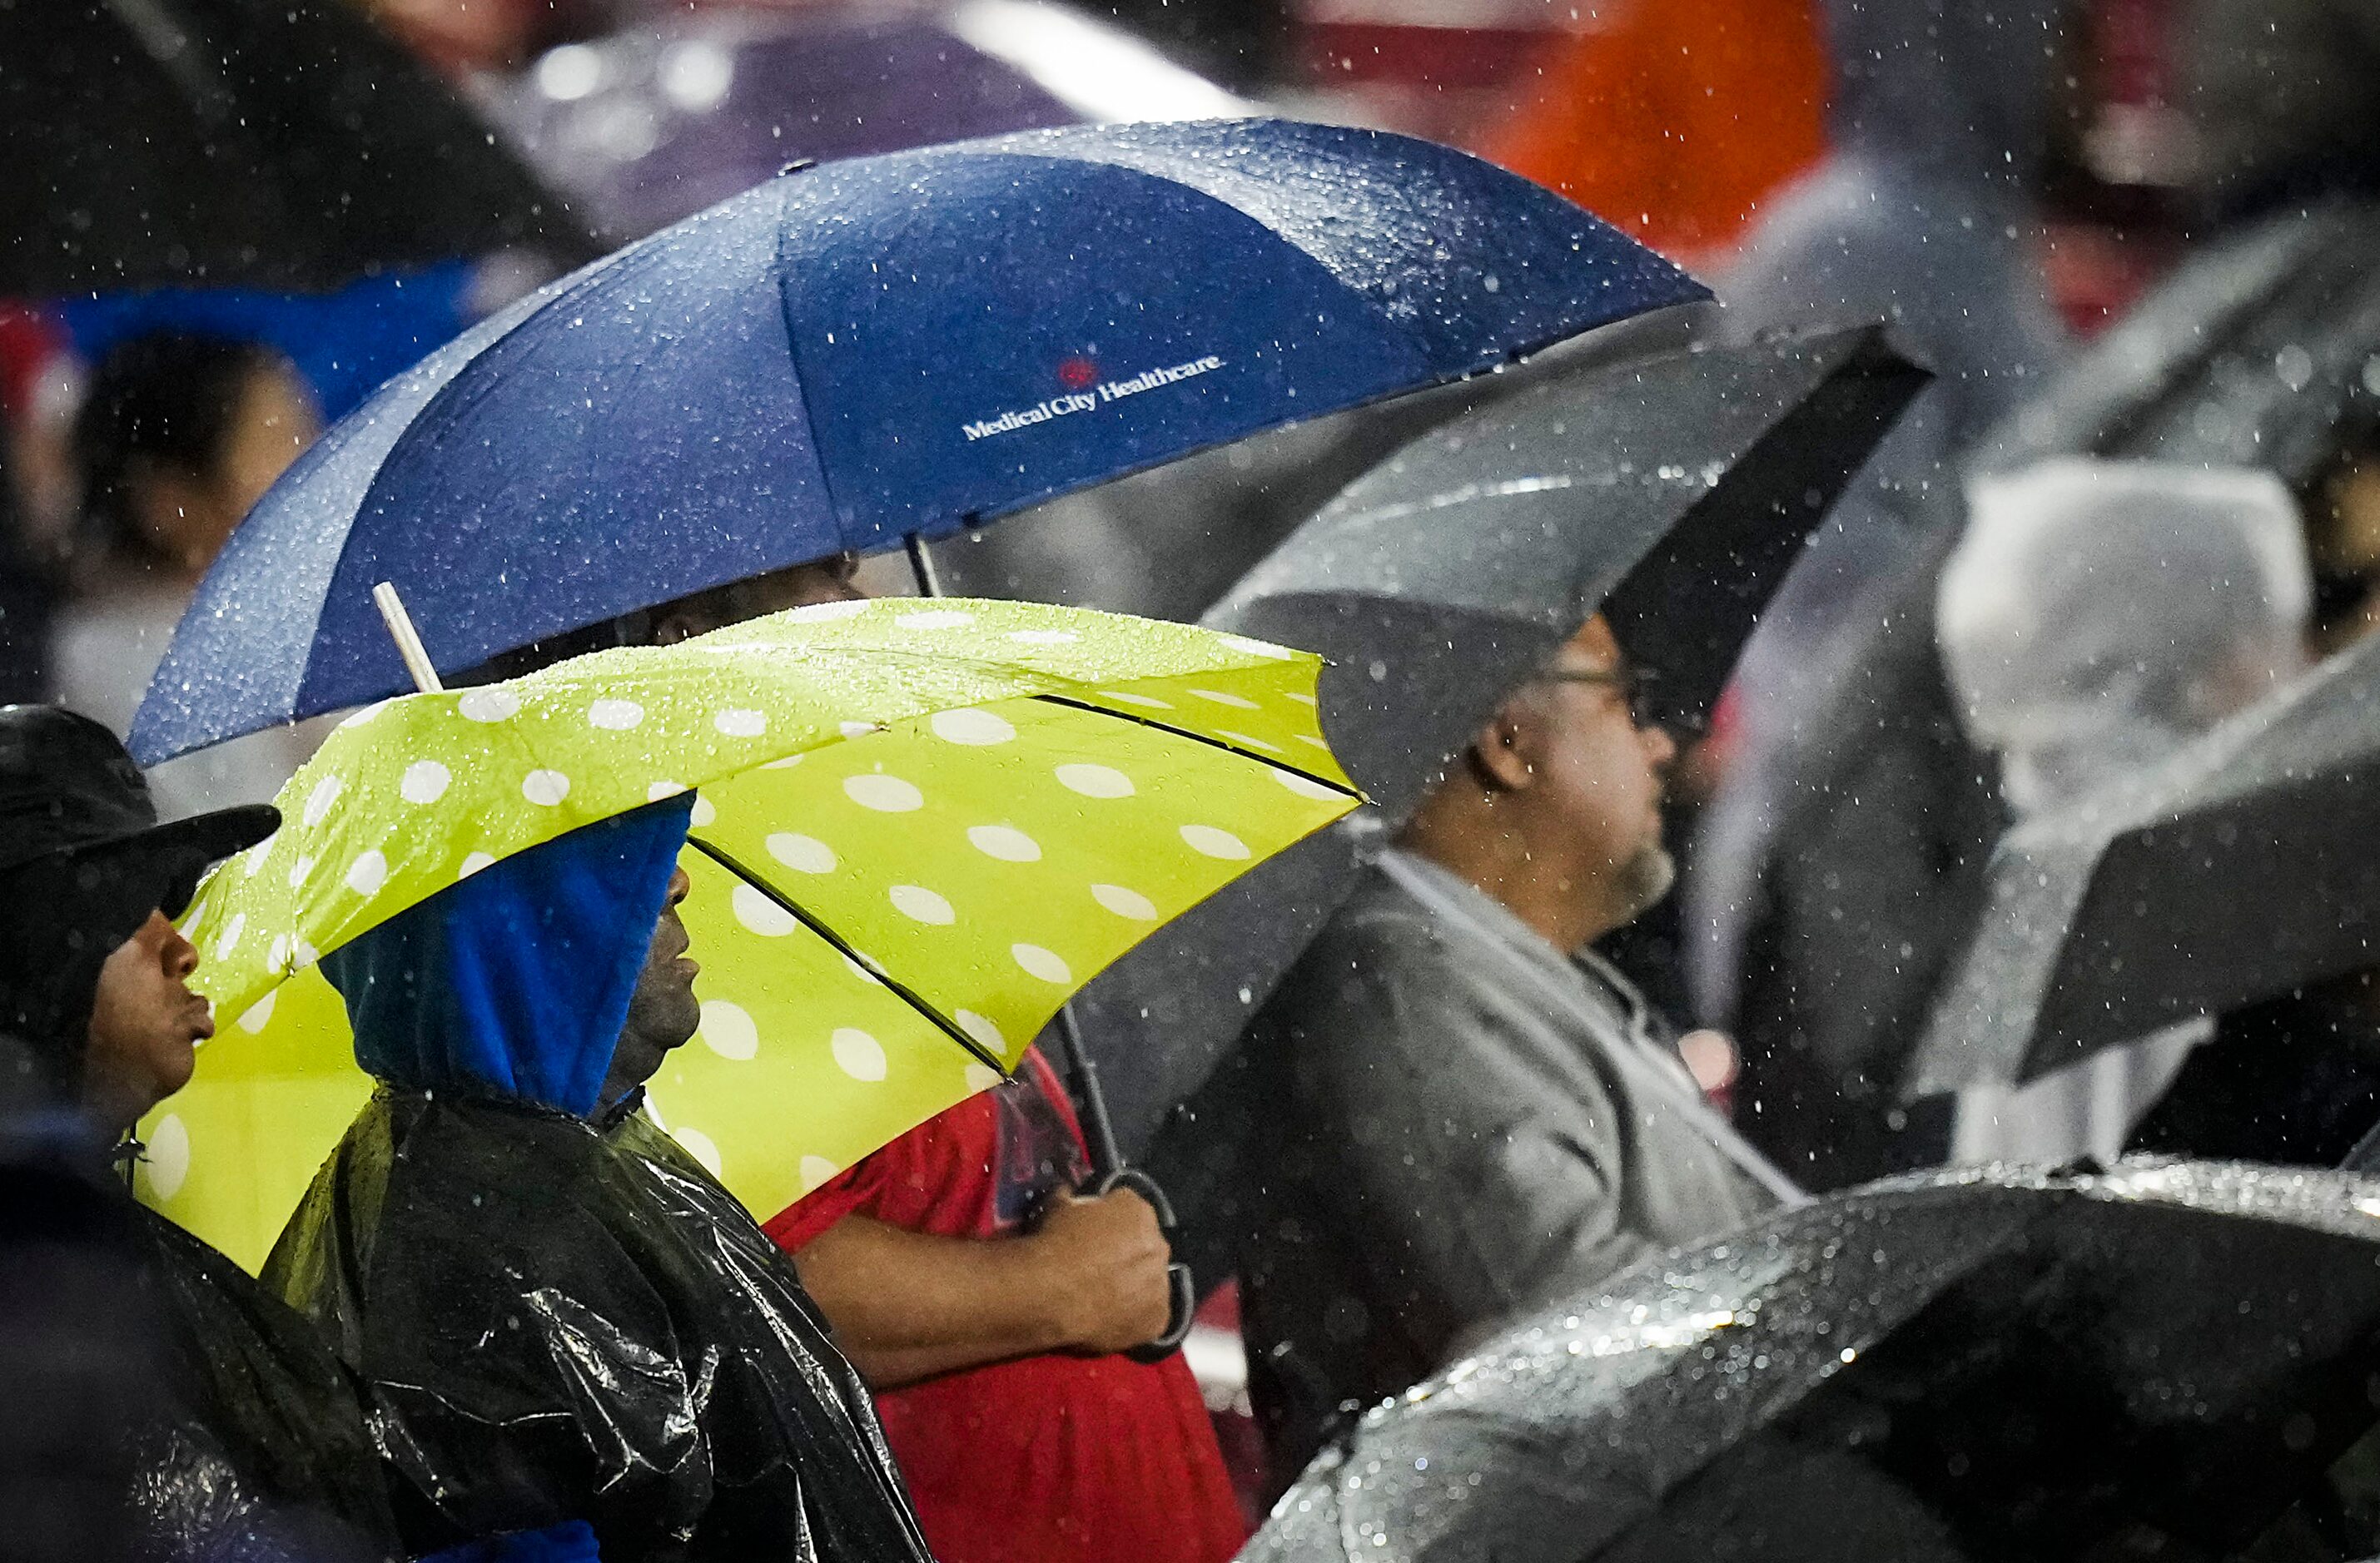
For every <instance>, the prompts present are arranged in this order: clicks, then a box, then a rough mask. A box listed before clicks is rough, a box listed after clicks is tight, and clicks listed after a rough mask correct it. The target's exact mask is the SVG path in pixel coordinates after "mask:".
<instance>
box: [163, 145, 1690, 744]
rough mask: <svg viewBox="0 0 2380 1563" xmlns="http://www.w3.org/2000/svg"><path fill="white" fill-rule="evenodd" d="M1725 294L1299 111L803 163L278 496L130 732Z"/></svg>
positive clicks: (1472, 176) (294, 695)
mask: <svg viewBox="0 0 2380 1563" xmlns="http://www.w3.org/2000/svg"><path fill="white" fill-rule="evenodd" d="M1702 297H1706V291H1705V290H1704V289H1703V288H1702V286H1701V285H1699V284H1697V283H1695V282H1694V281H1693V279H1691V278H1689V277H1687V276H1686V275H1685V274H1684V273H1682V272H1680V271H1678V270H1677V269H1676V268H1675V267H1673V266H1671V265H1670V264H1669V263H1668V262H1667V261H1662V260H1661V259H1660V258H1659V257H1658V256H1656V255H1654V254H1653V253H1652V252H1651V251H1649V250H1646V249H1645V248H1642V247H1641V246H1639V245H1636V244H1635V243H1633V241H1631V240H1629V239H1627V238H1625V237H1624V236H1621V235H1620V234H1619V233H1618V232H1617V231H1615V230H1613V229H1611V228H1609V226H1607V225H1605V224H1603V223H1601V222H1600V221H1598V220H1597V219H1596V218H1595V217H1593V216H1591V215H1590V214H1588V213H1587V212H1584V211H1582V210H1581V209H1579V208H1578V207H1575V206H1573V205H1572V204H1570V203H1569V202H1567V201H1565V200H1561V199H1560V197H1558V196H1554V195H1552V194H1550V193H1548V192H1547V191H1545V190H1543V189H1541V188H1538V187H1536V186H1534V185H1531V184H1529V183H1528V182H1527V181H1525V180H1523V179H1520V178H1517V177H1515V176H1512V175H1508V174H1505V173H1503V172H1501V171H1500V170H1498V169H1495V168H1492V167H1490V166H1489V165H1488V164H1484V163H1481V162H1479V161H1478V160H1476V159H1475V158H1471V157H1468V156H1465V155H1463V153H1460V152H1455V151H1449V150H1447V149H1445V148H1442V147H1436V146H1432V145H1430V144H1428V143H1427V142H1423V141H1415V140H1411V139H1405V138H1402V137H1397V136H1390V135H1386V134H1382V133H1379V132H1374V131H1364V130H1348V129H1340V128H1334V127H1324V126H1314V125H1300V124H1294V123H1290V122H1285V121H1277V120H1224V121H1202V122H1198V123H1194V124H1172V125H1147V126H1111V127H1079V128H1068V129H1058V130H1050V131H1040V132H1034V133H1030V134H1027V135H1022V136H1014V137H1005V138H1000V139H991V140H985V141H974V142H963V143H960V144H957V145H954V146H949V147H939V148H931V149H928V150H926V151H916V152H905V153H899V154H894V155H891V156H886V157H879V158H863V159H859V160H856V161H854V162H850V163H842V164H826V165H824V166H821V167H818V168H812V169H807V170H802V171H797V172H794V173H789V174H787V175H785V176H783V177H781V178H778V179H776V180H773V181H771V183H769V184H767V185H764V186H762V187H760V188H758V189H755V190H752V191H749V192H747V194H745V195H743V196H739V197H737V198H736V199H735V200H730V201H728V202H726V203H724V204H723V205H721V206H718V207H715V208H713V209H712V210H710V212H704V213H702V214H700V215H698V216H696V217H694V218H691V219H688V220H687V221H686V222H685V223H683V224H678V225H677V226H675V227H673V228H669V229H665V230H663V231H662V233H660V234H657V235H655V236H652V237H651V238H650V239H647V240H645V241H644V242H642V243H641V244H638V245H636V246H634V247H632V248H628V249H626V250H624V251H622V252H620V253H619V254H618V255H615V256H613V257H612V258H610V259H608V260H606V261H601V262H599V263H598V264H596V265H594V266H592V267H590V268H589V269H587V270H586V271H583V272H581V273H577V275H575V276H573V277H570V278H568V279H565V281H563V282H561V283H558V284H556V285H553V287H551V288H549V289H547V290H545V291H544V292H543V293H540V294H539V295H536V296H533V297H531V298H528V299H526V300H523V301H522V302H521V303H519V304H517V305H516V306H514V307H513V308H512V309H508V310H506V311H504V312H501V313H499V314H498V315H496V316H494V317H492V319H491V320H489V321H486V322H484V323H482V324H481V325H480V327H479V328H477V329H475V330H474V331H472V332H470V333H466V334H465V335H464V336H463V337H461V338H459V339H457V340H456V341H455V342H454V343H452V344H450V345H448V346H447V347H446V348H444V349H443V350H442V351H440V352H439V353H437V354H435V355H433V356H432V357H430V358H429V359H427V360H425V361H424V362H423V363H422V364H421V365H419V367H417V368H416V369H415V370H412V371H411V372H410V373H408V374H407V375H406V376H405V377H403V378H402V379H399V380H397V381H395V382H392V383H391V384H390V385H388V386H387V387H385V388H384V389H383V391H382V392H381V393H380V394H378V395H377V396H375V397H374V398H373V399H372V400H371V401H370V402H368V403H366V404H365V405H364V406H362V407H360V408H359V409H358V410H357V411H356V412H355V413H354V414H352V415H350V416H349V417H348V418H346V420H344V421H343V422H342V423H341V424H340V425H339V426H337V427H336V428H334V430H332V431H331V432H330V434H329V435H328V436H326V437H325V438H324V440H323V441H322V443H321V444H319V445H317V446H316V447H315V448H314V449H313V450H312V451H310V453H308V454H307V455H306V456H305V457H304V458H302V459H301V460H300V461H299V462H298V463H297V465H296V466H294V467H293V468H292V469H291V470H290V472H289V473H288V474H287V475H286V476H285V477H284V478H283V479H282V480H281V482H280V483H279V484H278V485H277V486H276V487H275V488H274V489H273V491H272V492H270V493H269V494H267V495H266V496H265V498H264V500H263V501H262V502H261V503H260V504H259V505H258V507H257V509H256V511H255V512H254V513H253V514H252V515H250V516H249V519H248V521H247V523H246V524H245V525H243V526H242V527H240V529H239V531H238V532H237V534H236V535H235V536H234V537H233V538H232V539H231V542H230V544H229V546H228V547H226V548H225V551H224V553H223V556H222V557H221V558H220V559H219V560H217V562H216V563H215V565H214V567H213V568H212V570H211V571H210V572H209V574H208V576H207V578H206V580H205V581H204V582H203V583H202V584H201V586H200V589H199V592H198V595H197V598H196V600H194V601H193V603H192V605H191V607H190V610H189V612H188V614H187V615H186V616H185V617H184V619H183V620H182V624H181V627H180V628H179V630H178V631H177V632H176V636H175V640H174V644H173V646H172V648H170V649H169V650H168V652H167V653H166V656H165V659H164V663H163V665H162V666H161V667H160V668H159V669H158V672H157V675H156V679H155V681H154V682H153V683H152V685H151V687H150V692H149V697H148V698H147V699H146V701H144V703H143V704H142V707H141V709H140V715H139V716H138V718H136V720H135V721H134V723H133V730H132V734H131V739H130V743H131V746H132V749H133V752H134V754H135V755H136V756H138V757H140V758H142V759H143V760H144V761H145V762H147V763H152V764H153V763H155V762H157V761H159V760H162V759H164V758H167V757H171V756H173V755H176V754H179V753H182V752H184V751H186V750H188V749H191V748H195V747H198V746H200V745H205V744H209V743H213V742H216V741H218V740H221V739H224V738H228V737H232V736H236V735H237V734H238V733H244V732H249V731H253V730H255V729H258V728H261V727H264V726H268V725H271V724H273V723H276V722H282V721H289V720H291V719H292V718H296V717H301V716H306V715H310V714H313V713H316V712H320V711H324V710H329V709H335V708H338V707H341V706H345V705H350V704H354V703H357V702H358V701H361V700H365V699H369V698H372V697H377V696H381V695H385V694H389V693H391V692H393V691H395V690H397V689H401V688H404V687H407V679H406V675H405V672H404V670H403V668H402V667H401V666H400V664H399V662H398V660H397V657H396V654H395V651H394V650H393V649H392V648H391V647H390V645H389V642H388V637H387V636H386V635H385V634H384V633H383V630H382V628H381V625H380V624H379V622H378V618H377V615H376V612H375V610H374V609H373V607H372V604H371V601H370V589H371V588H372V586H373V585H374V584H375V583H377V582H379V581H383V580H389V581H394V582H395V584H396V585H397V586H398V587H399V588H401V589H402V590H403V592H404V594H405V599H406V601H407V605H408V606H409V608H410V609H411V611H412V613H413V616H414V619H415V621H416V622H417V623H418V624H419V627H420V631H421V635H422V638H423V640H424V641H425V642H426V643H427V644H428V645H429V647H430V648H431V652H432V654H433V655H434V656H435V657H436V658H437V659H438V662H439V665H440V668H441V670H442V671H450V672H451V671H453V670H455V669H460V668H468V667H470V666H473V665H475V664H477V663H479V662H480V661H482V660H485V659H486V658H488V657H490V656H492V655H493V654H494V653H496V652H498V651H502V650H506V649H509V648H514V647H517V646H522V645H526V644H528V643H529V642H532V641H535V640H538V639H541V638H544V637H547V636H553V635H557V634H560V633H562V632H563V631H565V630H569V629H575V628H578V627H580V626H583V625H587V624H598V623H601V622H603V621H606V620H609V619H611V618H613V617H616V616H617V615H619V614H622V613H625V612H630V611H633V610H636V609H640V608H645V607H650V606H651V605H652V604H654V603H658V602H664V601H668V600H672V599H674V598H677V597H681V596H684V595H686V593H688V592H691V591H696V590H699V589H701V588H706V587H710V586H716V585H719V584H721V583H722V582H726V581H731V580H738V579H742V578H744V577H747V576H753V575H757V574H759V573H761V572H764V571H767V570H771V569H775V568H778V567H780V566H783V565H788V564H795V563H803V562H806V561H809V560H814V559H818V558H821V557H824V556H827V555H830V554H833V553H836V552H839V551H855V550H856V551H872V550H877V549H882V548H889V547H894V546H898V545H899V544H900V543H901V542H902V541H903V540H904V539H906V538H909V537H913V536H914V537H929V538H930V537H934V536H939V535H942V534H946V533H949V532H952V531H954V530H956V529H957V528H959V527H962V526H965V525H968V524H972V523H975V522H978V521H982V520H986V519H990V518H991V517H994V516H998V515H1002V514H1004V513H1006V512H1008V511H1011V510H1014V509H1018V508H1021V507H1023V506H1026V505H1028V504H1031V503H1035V502H1037V501H1039V500H1043V499H1047V498H1049V497H1050V496H1051V495H1053V494H1057V493H1060V492H1063V491H1068V490H1071V489H1076V488H1081V487H1085V486H1087V485H1090V484H1094V483H1098V482H1100V481H1103V480H1105V479H1110V478H1114V477H1118V476H1121V475H1123V474H1124V473H1127V472H1131V471H1135V470H1136V469H1138V468H1141V467H1145V466H1155V465H1157V464H1159V463H1161V462H1165V461H1169V460H1172V459H1173V458H1175V457H1177V456H1181V455H1184V454H1188V453H1189V452H1191V451H1194V450H1196V449H1199V448H1201V447H1203V446H1207V445H1211V444H1218V443H1222V442H1228V441H1232V440H1235V439H1238V438H1240V437H1242V436H1244V435H1246V434H1250V433H1253V432H1255V431H1257V430H1261V429H1267V428H1270V427H1273V426H1275V425H1278V424H1281V423H1286V422H1291V421H1294V420H1297V419H1301V418H1312V417H1317V416H1319V415H1320V414H1323V413H1326V412H1330V411H1332V410H1334V409H1336V408H1341V407H1346V406H1355V405H1357V404H1360V403H1364V402H1368V401H1371V400H1375V399H1377V398H1379V397H1382V396H1386V395H1390V394H1394V393H1397V392H1402V391H1409V390H1413V389H1415V388H1416V387H1419V386H1424V385H1429V384H1434V383H1437V382H1441V381H1447V380H1453V379H1457V378H1460V377H1461V376H1463V375H1466V374H1472V373H1475V372H1478V371H1480V370H1487V369H1490V368H1492V367H1494V366H1496V365H1499V364H1501V363H1503V362H1505V361H1506V360H1507V359H1509V358H1511V357H1515V356H1517V355H1520V354H1523V353H1525V352H1529V351H1533V350H1535V349H1536V348H1540V347H1543V346H1546V345H1548V344H1550V343H1553V342H1557V341H1560V340H1561V339H1563V338H1566V337H1570V336H1573V335H1575V334H1577V333H1581V332H1584V331H1586V330H1588V329H1590V328H1592V327H1595V326H1598V325H1602V324H1604V323H1607V322H1609V321H1616V320H1620V319H1622V318H1625V317H1627V316H1631V315H1635V314H1640V313H1643V312H1645V311H1646V310H1650V309H1659V308H1662V307H1664V306H1668V305H1673V304H1680V303H1685V302H1688V301H1691V300H1694V299H1698V298H1702Z"/></svg>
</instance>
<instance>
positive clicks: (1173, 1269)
mask: <svg viewBox="0 0 2380 1563" xmlns="http://www.w3.org/2000/svg"><path fill="white" fill-rule="evenodd" d="M1118 1189H1130V1190H1131V1191H1132V1192H1133V1193H1136V1194H1138V1195H1139V1196H1140V1197H1141V1198H1143V1199H1145V1200H1147V1201H1148V1206H1149V1208H1150V1209H1152V1210H1154V1211H1156V1212H1157V1225H1158V1227H1159V1228H1160V1230H1162V1231H1163V1232H1164V1233H1165V1239H1166V1242H1167V1243H1168V1244H1169V1245H1170V1244H1171V1243H1172V1241H1173V1234H1174V1220H1173V1202H1172V1200H1169V1199H1167V1198H1166V1197H1165V1191H1164V1190H1163V1189H1161V1188H1159V1187H1158V1186H1157V1180H1156V1179H1154V1178H1152V1177H1150V1176H1149V1175H1148V1174H1147V1173H1146V1172H1143V1171H1142V1170H1141V1169H1139V1168H1137V1167H1119V1168H1117V1169H1115V1170H1114V1171H1112V1172H1111V1173H1109V1174H1108V1175H1107V1176H1106V1177H1104V1178H1101V1179H1100V1180H1099V1181H1097V1182H1096V1183H1093V1184H1092V1185H1091V1197H1092V1198H1094V1199H1098V1198H1099V1197H1101V1196H1103V1195H1106V1194H1110V1193H1114V1192H1115V1191H1116V1190H1118ZM1165 1279H1166V1283H1167V1285H1168V1287H1169V1288H1170V1289H1171V1290H1172V1302H1171V1303H1170V1304H1169V1305H1168V1307H1167V1310H1166V1315H1165V1331H1164V1333H1163V1334H1161V1335H1160V1336H1159V1337H1158V1338H1157V1339H1154V1340H1150V1341H1146V1342H1144V1343H1142V1344H1141V1345H1138V1346H1135V1347H1133V1348H1132V1349H1131V1350H1130V1351H1125V1352H1124V1353H1123V1355H1124V1356H1125V1357H1127V1358H1129V1359H1131V1360H1132V1361H1133V1362H1135V1363H1161V1362H1163V1361H1164V1360H1165V1359H1166V1358H1168V1357H1170V1356H1172V1355H1173V1353H1174V1352H1176V1351H1180V1350H1181V1349H1182V1342H1183V1341H1184V1339H1187V1338H1188V1337H1189V1334H1190V1319H1191V1315H1194V1314H1196V1312H1197V1311H1198V1288H1197V1285H1196V1282H1195V1281H1193V1280H1192V1278H1191V1276H1190V1266H1187V1265H1184V1264H1183V1263H1182V1262H1181V1261H1180V1260H1178V1259H1177V1260H1175V1261H1173V1262H1172V1264H1169V1265H1168V1266H1165Z"/></svg>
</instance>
